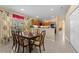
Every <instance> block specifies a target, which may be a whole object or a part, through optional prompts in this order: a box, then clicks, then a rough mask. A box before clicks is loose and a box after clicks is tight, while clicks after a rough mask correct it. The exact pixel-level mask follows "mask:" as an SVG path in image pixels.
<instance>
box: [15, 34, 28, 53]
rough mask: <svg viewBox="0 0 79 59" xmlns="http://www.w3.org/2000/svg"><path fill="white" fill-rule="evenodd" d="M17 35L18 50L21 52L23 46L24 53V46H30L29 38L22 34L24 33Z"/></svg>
mask: <svg viewBox="0 0 79 59" xmlns="http://www.w3.org/2000/svg"><path fill="white" fill-rule="evenodd" d="M16 37H17V41H18V42H17V43H18V50H17V52H19V50H20V47H22V49H23V51H22V52H23V53H24V48H25V47H26V48H27V47H28V42H27V41H28V40H27V39H26V38H25V37H24V36H22V35H16Z"/></svg>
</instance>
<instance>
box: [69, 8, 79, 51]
mask: <svg viewBox="0 0 79 59" xmlns="http://www.w3.org/2000/svg"><path fill="white" fill-rule="evenodd" d="M70 42H71V44H72V46H73V47H74V48H75V50H76V51H77V52H79V7H78V8H77V9H76V10H75V11H74V12H73V13H72V14H71V15H70Z"/></svg>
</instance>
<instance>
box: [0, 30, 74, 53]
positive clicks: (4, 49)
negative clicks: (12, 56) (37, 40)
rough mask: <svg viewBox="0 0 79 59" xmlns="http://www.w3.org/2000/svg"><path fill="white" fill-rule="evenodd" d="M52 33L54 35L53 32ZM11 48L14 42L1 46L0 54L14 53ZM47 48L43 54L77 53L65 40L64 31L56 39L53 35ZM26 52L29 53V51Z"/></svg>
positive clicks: (48, 39)
mask: <svg viewBox="0 0 79 59" xmlns="http://www.w3.org/2000/svg"><path fill="white" fill-rule="evenodd" d="M50 33H53V31H52V32H50ZM54 39H55V40H54ZM11 46H12V42H10V43H8V44H6V45H0V53H12V52H13V50H12V48H11ZM45 48H46V51H43V50H42V52H43V53H74V52H75V51H74V50H73V48H72V47H71V46H70V44H69V42H68V41H67V40H65V39H64V36H63V31H60V32H59V33H58V34H57V35H56V38H55V36H54V35H52V38H50V37H49V38H46V39H45ZM25 52H28V49H27V50H26V51H25ZM38 52H39V51H38V49H37V48H36V49H34V50H33V53H38ZM14 53H15V52H14Z"/></svg>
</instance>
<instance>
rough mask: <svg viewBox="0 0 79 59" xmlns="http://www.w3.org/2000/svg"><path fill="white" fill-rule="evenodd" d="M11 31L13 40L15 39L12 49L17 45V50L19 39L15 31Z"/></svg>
mask: <svg viewBox="0 0 79 59" xmlns="http://www.w3.org/2000/svg"><path fill="white" fill-rule="evenodd" d="M11 33H12V40H13V45H12V49H13V48H14V47H15V51H16V48H17V39H16V35H15V31H11Z"/></svg>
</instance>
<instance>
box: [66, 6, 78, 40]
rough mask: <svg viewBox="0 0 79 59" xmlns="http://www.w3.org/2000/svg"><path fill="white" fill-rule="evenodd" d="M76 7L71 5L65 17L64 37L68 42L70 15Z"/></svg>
mask: <svg viewBox="0 0 79 59" xmlns="http://www.w3.org/2000/svg"><path fill="white" fill-rule="evenodd" d="M76 7H77V5H71V6H70V8H69V9H68V11H67V13H66V15H65V37H66V39H68V40H70V15H71V14H72V12H73V11H74V10H75V8H76Z"/></svg>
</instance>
